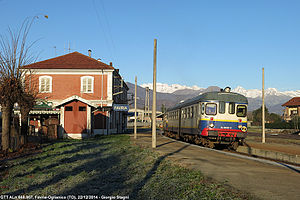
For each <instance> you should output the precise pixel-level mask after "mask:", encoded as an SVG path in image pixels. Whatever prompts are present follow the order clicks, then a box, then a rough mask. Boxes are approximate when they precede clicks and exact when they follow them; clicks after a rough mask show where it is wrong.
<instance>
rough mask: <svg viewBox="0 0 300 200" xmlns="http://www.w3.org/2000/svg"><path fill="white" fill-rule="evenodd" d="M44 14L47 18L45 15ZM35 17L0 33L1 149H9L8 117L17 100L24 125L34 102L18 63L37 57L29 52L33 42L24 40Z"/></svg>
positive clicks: (23, 72) (9, 119)
mask: <svg viewBox="0 0 300 200" xmlns="http://www.w3.org/2000/svg"><path fill="white" fill-rule="evenodd" d="M45 17H46V18H48V16H45ZM36 18H38V16H34V17H33V18H27V19H25V21H24V22H23V24H22V26H21V27H20V28H19V29H18V30H17V31H13V30H12V29H11V28H8V35H1V36H0V104H1V107H2V150H5V151H7V150H8V149H9V148H10V134H11V131H10V130H11V117H12V114H13V106H14V104H15V103H16V102H18V103H19V105H20V106H21V107H22V108H20V110H21V114H22V113H23V116H22V125H25V120H26V125H25V126H26V127H27V119H25V117H26V116H27V117H28V113H29V111H30V110H31V109H32V107H33V105H34V99H35V95H34V93H33V92H32V91H33V90H31V88H30V84H28V81H26V79H27V78H28V76H25V74H26V73H27V71H26V70H24V69H22V66H24V65H28V64H30V63H32V62H34V61H35V60H36V59H37V56H35V55H33V54H31V53H30V51H31V49H32V47H33V45H34V44H35V42H36V41H35V42H32V43H27V36H28V33H29V30H30V27H31V25H32V23H33V21H34V20H35V19H36ZM26 113H27V114H26ZM23 122H24V124H23ZM26 127H23V128H26ZM23 128H22V129H23ZM26 129H27V128H26ZM24 131H25V130H24ZM26 133H27V130H26V131H25V134H26Z"/></svg>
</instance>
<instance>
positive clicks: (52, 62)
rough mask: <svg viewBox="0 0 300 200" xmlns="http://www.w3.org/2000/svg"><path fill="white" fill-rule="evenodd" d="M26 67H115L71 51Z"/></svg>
mask: <svg viewBox="0 0 300 200" xmlns="http://www.w3.org/2000/svg"><path fill="white" fill-rule="evenodd" d="M23 68H27V69H115V68H114V67H112V66H110V65H107V64H105V63H103V62H100V61H98V60H96V59H94V58H91V57H89V56H86V55H84V54H81V53H78V52H76V51H75V52H73V53H69V54H66V55H63V56H59V57H55V58H51V59H48V60H44V61H40V62H36V63H33V64H30V65H25V66H23Z"/></svg>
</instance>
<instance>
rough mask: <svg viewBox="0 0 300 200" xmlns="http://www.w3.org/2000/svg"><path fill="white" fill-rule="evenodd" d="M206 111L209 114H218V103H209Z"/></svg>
mask: <svg viewBox="0 0 300 200" xmlns="http://www.w3.org/2000/svg"><path fill="white" fill-rule="evenodd" d="M205 113H206V114H207V115H216V114H217V104H215V103H207V104H206V107H205Z"/></svg>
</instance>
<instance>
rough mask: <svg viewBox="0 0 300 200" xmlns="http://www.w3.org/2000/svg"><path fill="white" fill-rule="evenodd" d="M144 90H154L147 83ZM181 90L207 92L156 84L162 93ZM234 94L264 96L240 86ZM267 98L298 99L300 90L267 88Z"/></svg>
mask: <svg viewBox="0 0 300 200" xmlns="http://www.w3.org/2000/svg"><path fill="white" fill-rule="evenodd" d="M140 86H141V87H143V88H146V87H149V88H150V90H152V86H153V85H152V83H145V84H142V85H140ZM179 90H194V91H195V92H196V91H197V90H199V92H200V93H201V92H202V91H204V90H205V88H201V87H198V86H196V85H194V86H192V87H190V86H186V85H179V84H171V85H168V84H166V83H157V84H156V91H157V92H161V93H174V92H176V91H179ZM232 92H236V93H239V94H242V95H244V96H246V97H248V98H258V97H261V96H262V92H261V90H259V89H249V90H247V89H245V88H243V87H241V86H238V87H236V88H234V89H232ZM265 96H289V97H296V96H300V90H296V91H283V92H281V91H278V90H277V89H276V88H267V89H265Z"/></svg>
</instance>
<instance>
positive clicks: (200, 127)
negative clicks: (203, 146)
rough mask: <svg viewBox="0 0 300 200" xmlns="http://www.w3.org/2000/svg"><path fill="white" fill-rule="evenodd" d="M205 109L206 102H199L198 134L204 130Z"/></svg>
mask: <svg viewBox="0 0 300 200" xmlns="http://www.w3.org/2000/svg"><path fill="white" fill-rule="evenodd" d="M204 111H205V103H204V102H201V103H199V117H198V134H199V135H200V134H201V132H202V130H203V128H204V127H203V120H204V118H205V115H204Z"/></svg>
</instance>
